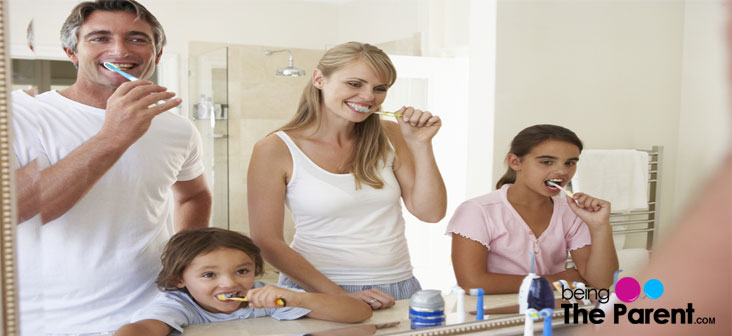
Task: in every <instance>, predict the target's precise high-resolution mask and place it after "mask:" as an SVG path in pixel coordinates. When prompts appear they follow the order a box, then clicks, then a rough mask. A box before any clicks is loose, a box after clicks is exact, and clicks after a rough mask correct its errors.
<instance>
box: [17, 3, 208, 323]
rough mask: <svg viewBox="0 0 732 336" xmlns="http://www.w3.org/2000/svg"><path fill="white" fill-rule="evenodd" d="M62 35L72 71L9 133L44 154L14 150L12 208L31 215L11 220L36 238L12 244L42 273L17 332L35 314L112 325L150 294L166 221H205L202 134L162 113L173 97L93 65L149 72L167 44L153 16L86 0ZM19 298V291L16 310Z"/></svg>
mask: <svg viewBox="0 0 732 336" xmlns="http://www.w3.org/2000/svg"><path fill="white" fill-rule="evenodd" d="M61 41H62V44H63V48H64V51H65V52H66V54H67V55H68V57H69V59H70V60H71V61H72V62H73V63H74V64H75V65H76V67H77V68H78V74H77V79H76V82H75V83H74V84H73V85H72V86H71V87H69V88H67V89H64V90H60V91H58V92H56V91H50V92H46V93H44V94H41V95H39V96H37V97H36V99H37V104H38V106H40V108H34V109H33V110H34V111H37V114H36V115H35V116H33V119H34V122H33V123H32V124H34V125H33V126H32V127H35V128H37V132H32V131H26V132H21V134H25V135H27V134H35V135H36V138H37V139H19V141H18V143H26V144H31V145H30V146H35V145H33V144H35V143H38V148H39V149H38V150H37V151H36V150H26V151H24V152H30V153H36V152H38V153H36V154H37V156H38V157H39V158H42V160H40V159H39V160H35V161H33V162H32V163H31V164H28V163H29V162H28V161H27V160H26V162H22V161H24V160H23V159H22V158H20V157H19V159H21V160H20V161H21V162H20V164H21V165H22V166H24V167H23V168H21V169H20V170H19V171H18V173H17V175H16V176H18V185H19V188H18V190H19V191H18V194H19V195H18V196H19V200H18V204H19V218H21V221H23V220H28V219H32V220H30V221H28V222H26V223H21V224H20V225H21V226H23V225H26V224H33V222H38V223H42V226H41V227H40V231H41V233H40V246H38V245H32V244H31V243H32V241H30V242H27V241H26V242H23V241H20V243H19V245H20V247H19V248H20V252H19V254H23V253H24V251H27V250H29V249H40V250H41V259H42V260H41V264H42V266H41V272H42V275H43V279H42V281H43V285H42V286H43V288H42V302H43V316H41V317H36V318H33V319H32V320H35V321H36V323H37V324H36V325H35V326H27V325H24V326H23V328H24V332H25V333H26V334H30V331H27V330H38V328H37V327H39V325H40V326H42V327H43V332H45V333H49V334H82V335H83V334H95V335H96V334H100V333H102V334H104V333H112V332H114V331H115V330H116V329H117V328H119V327H120V326H121V325H123V324H125V323H126V322H127V321H128V320H129V318H130V316H132V314H133V313H134V312H135V311H136V310H137V309H139V308H140V307H142V306H144V305H145V304H146V303H147V302H148V301H149V300H150V299H152V297H153V296H154V295H155V293H156V288H155V284H154V283H153V280H154V279H155V276H156V275H157V273H158V271H159V270H160V254H161V252H162V247H163V245H164V244H165V242H166V241H167V239H168V237H169V236H170V234H171V233H172V232H171V231H172V229H173V227H174V228H175V230H176V231H178V230H185V229H189V228H197V227H205V226H208V221H209V216H210V211H211V194H210V192H209V190H208V187H207V185H206V183H205V180H204V177H203V163H202V161H201V140H200V135H199V134H198V133H197V132H196V130H195V128H194V126H193V125H192V124H191V123H190V121H188V120H186V119H184V118H181V117H179V116H177V115H175V114H174V113H172V112H167V111H168V110H169V109H171V108H173V107H175V106H177V105H179V104H180V102H181V100H180V99H177V98H173V97H174V95H175V94H174V93H172V92H167V91H166V89H165V88H164V87H161V86H159V85H155V84H153V83H151V82H148V81H145V80H137V81H132V82H129V81H128V80H127V79H125V78H124V77H122V76H120V75H119V74H117V73H114V72H111V71H108V70H107V69H106V68H104V66H103V63H104V62H111V63H114V64H116V65H117V66H118V67H120V68H121V69H122V70H123V71H126V72H128V73H130V74H131V75H133V76H135V77H138V78H141V79H145V78H148V77H150V75H151V74H152V73H153V71H154V69H155V65H157V63H158V61H159V60H160V56H161V55H162V47H163V45H164V44H165V33H164V31H163V29H162V26H161V25H160V23H159V22H158V21H157V19H156V18H155V17H154V16H153V15H152V14H151V13H150V12H149V11H147V9H145V8H144V7H143V6H142V5H140V4H139V3H137V2H135V1H133V0H118V1H115V0H96V1H94V2H84V3H81V4H79V5H78V6H76V7H75V8H74V9H73V10H72V12H71V14H70V15H69V17H68V18H67V19H66V22H65V23H64V25H63V27H62V30H61ZM161 101H164V102H161ZM156 102H161V103H158V104H157V105H156ZM16 146H18V145H17V144H16ZM27 159H30V160H32V159H33V158H32V157H30V156H28V157H27ZM43 162H47V164H43ZM35 167H37V168H38V170H39V171H38V173H37V174H33V173H32V169H33V168H35ZM24 169H28V170H29V172H26V171H24ZM24 186H25V187H24ZM28 190H30V191H32V190H38V191H39V193H40V195H37V194H34V193H32V192H26V191H28ZM171 191H172V193H171ZM34 199H35V200H37V202H32V201H24V200H34ZM171 202H172V203H173V205H174V207H175V211H174V216H173V217H171V211H170V209H171ZM24 204H26V205H24ZM173 218H174V219H175V220H174V223H173ZM21 267H22V266H21ZM21 286H23V284H21ZM23 307H24V302H23V299H21V314H22V313H23ZM26 317H28V316H26ZM29 320H31V319H30V318H23V322H25V324H28V321H29ZM33 327H36V328H33Z"/></svg>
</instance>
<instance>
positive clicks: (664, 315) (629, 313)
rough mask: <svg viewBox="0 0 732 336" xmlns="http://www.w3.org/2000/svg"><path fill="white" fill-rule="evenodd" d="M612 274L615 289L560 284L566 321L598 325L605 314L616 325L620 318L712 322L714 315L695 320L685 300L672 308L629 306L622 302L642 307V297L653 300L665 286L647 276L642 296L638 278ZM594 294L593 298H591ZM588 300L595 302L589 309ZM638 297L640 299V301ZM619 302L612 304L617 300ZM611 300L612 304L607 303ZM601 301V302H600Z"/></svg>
mask: <svg viewBox="0 0 732 336" xmlns="http://www.w3.org/2000/svg"><path fill="white" fill-rule="evenodd" d="M619 272H620V271H617V272H616V274H615V279H616V281H615V286H614V287H615V292H614V293H612V292H611V291H610V289H592V288H584V286H577V287H576V288H575V289H574V290H573V289H572V288H565V286H564V284H562V286H561V292H562V300H569V301H570V302H571V303H569V304H567V303H565V304H562V305H561V307H562V308H563V309H564V323H565V324H579V323H582V324H587V323H588V322H589V323H592V324H600V323H603V322H605V319H606V314H610V315H611V316H612V321H613V323H615V324H618V323H620V320H621V319H624V320H627V321H628V322H630V323H631V324H667V323H670V324H714V323H715V318H714V317H697V318H696V319H694V306H693V304H692V303H690V302H689V303H687V304H686V307H673V308H630V309H628V307H626V305H625V304H628V303H632V302H635V301H638V303H636V306H641V305H642V302H643V300H646V299H650V300H655V299H658V298H660V297H661V296H663V293H664V291H665V287H664V285H663V282H661V281H660V280H658V279H650V280H648V281H646V282H645V283H644V284H643V291H642V292H643V294H644V295H643V296H641V286H640V283H639V282H638V280H636V279H635V278H632V277H624V278H622V279H620V280H617V275H618V273H619ZM593 294H594V297H593ZM576 300H581V301H582V302H584V305H585V307H583V308H580V307H579V304H578V303H576V302H577V301H576ZM590 300H594V301H596V302H598V304H597V305H596V306H595V307H594V308H588V307H587V305H588V304H589V302H590ZM639 300H640V301H639ZM618 301H620V303H613V302H618ZM608 303H612V306H610V305H608ZM601 304H602V305H601Z"/></svg>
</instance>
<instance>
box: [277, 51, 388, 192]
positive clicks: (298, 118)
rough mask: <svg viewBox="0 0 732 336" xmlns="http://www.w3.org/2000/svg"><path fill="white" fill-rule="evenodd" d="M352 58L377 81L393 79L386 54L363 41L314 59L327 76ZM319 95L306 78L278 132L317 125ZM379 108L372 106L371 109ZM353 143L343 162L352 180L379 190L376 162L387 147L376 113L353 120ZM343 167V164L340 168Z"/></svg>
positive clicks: (380, 159) (320, 101)
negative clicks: (294, 108)
mask: <svg viewBox="0 0 732 336" xmlns="http://www.w3.org/2000/svg"><path fill="white" fill-rule="evenodd" d="M355 60H361V61H364V62H365V63H366V64H368V65H369V67H371V69H372V70H373V71H374V72H375V73H376V75H377V76H378V77H379V79H380V80H381V81H383V82H384V83H386V85H387V87H391V86H392V85H393V84H394V82H395V81H396V69H395V68H394V65H393V64H392V63H391V60H390V59H389V56H387V55H386V53H384V52H383V51H382V50H381V49H379V48H377V47H375V46H372V45H370V44H367V43H359V42H348V43H344V44H340V45H337V46H335V47H333V48H331V49H329V50H328V51H326V52H325V55H323V57H322V58H321V59H320V62H318V66H317V68H318V69H319V70H320V71H321V72H322V73H323V76H325V77H329V76H330V75H331V74H332V73H334V72H336V71H338V70H339V69H341V68H342V67H343V66H345V65H346V64H348V63H350V62H353V61H355ZM322 103H323V96H322V94H321V92H320V89H318V88H316V87H315V86H314V85H313V83H312V81H310V82H309V83H308V84H307V85H306V86H305V89H304V90H303V92H302V96H301V97H300V104H299V105H298V108H297V113H296V114H295V116H294V117H293V118H292V120H290V121H289V122H288V123H287V124H285V125H284V126H282V127H281V128H280V129H279V130H280V131H288V130H294V129H298V128H302V127H306V126H310V125H311V124H313V123H317V125H318V126H319V125H320V123H319V122H320V118H321V117H322V116H321V110H322V107H323V105H322ZM380 108H381V107H380V106H376V107H374V110H379V109H380ZM354 133H355V137H356V144H355V145H354V148H353V151H352V152H351V156H350V157H349V159H348V161H346V162H347V163H350V164H351V165H352V170H353V172H352V174H353V177H354V179H355V180H356V189H360V188H361V183H363V184H366V185H369V186H371V187H374V188H376V189H379V188H381V187H383V186H384V181H383V180H382V179H381V176H380V175H379V170H378V169H379V168H380V167H379V165H380V163H386V154H387V153H388V151H389V150H390V147H389V141H388V139H387V136H386V131H385V130H384V128H383V126H382V125H381V119H380V118H379V116H378V115H377V114H372V115H370V116H369V117H368V118H366V120H364V121H362V122H360V123H356V126H355V127H354ZM340 168H343V167H340Z"/></svg>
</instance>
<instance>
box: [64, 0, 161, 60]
mask: <svg viewBox="0 0 732 336" xmlns="http://www.w3.org/2000/svg"><path fill="white" fill-rule="evenodd" d="M97 10H102V11H110V12H112V11H123V12H127V13H132V14H135V16H136V17H137V19H141V20H144V21H145V22H147V23H149V24H150V27H151V28H152V31H153V40H154V41H153V42H154V43H155V54H158V53H159V52H160V50H162V49H163V46H165V42H166V39H165V31H163V26H162V25H160V22H158V19H156V18H155V16H154V15H152V13H150V11H148V10H147V8H145V6H143V5H141V4H140V3H138V2H137V1H134V0H96V1H86V2H82V3H80V4H78V5H77V6H76V7H74V9H72V10H71V14H69V17H67V18H66V21H65V22H64V25H63V26H61V45H62V46H63V47H64V48H66V49H69V50H71V51H73V52H77V50H76V46H77V44H78V43H79V28H80V27H81V25H82V24H84V21H86V19H87V18H88V17H89V15H91V13H93V12H94V11H97Z"/></svg>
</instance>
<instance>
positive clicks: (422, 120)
mask: <svg viewBox="0 0 732 336" xmlns="http://www.w3.org/2000/svg"><path fill="white" fill-rule="evenodd" d="M398 113H402V114H403V117H400V118H397V122H398V124H395V123H391V122H385V123H384V125H385V127H386V130H387V133H388V135H389V139H390V140H391V143H392V145H393V146H394V150H395V152H396V160H395V162H394V173H395V175H396V178H397V180H398V181H399V186H400V187H401V189H402V199H404V205H405V206H406V207H407V210H409V212H410V213H412V214H413V215H414V216H415V217H417V218H419V219H420V220H422V221H425V222H430V223H436V222H438V221H440V220H441V219H442V218H443V217H445V212H446V211H447V191H446V189H445V182H444V181H443V180H442V175H441V174H440V170H439V169H438V168H437V162H436V161H435V155H434V152H433V150H432V138H433V137H434V136H435V134H437V131H438V130H439V129H440V126H441V125H442V121H441V120H440V118H439V117H437V116H433V115H432V114H430V113H429V112H423V111H420V110H416V109H414V108H412V107H403V108H401V109H400V110H399V111H398ZM405 120H406V121H405Z"/></svg>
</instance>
